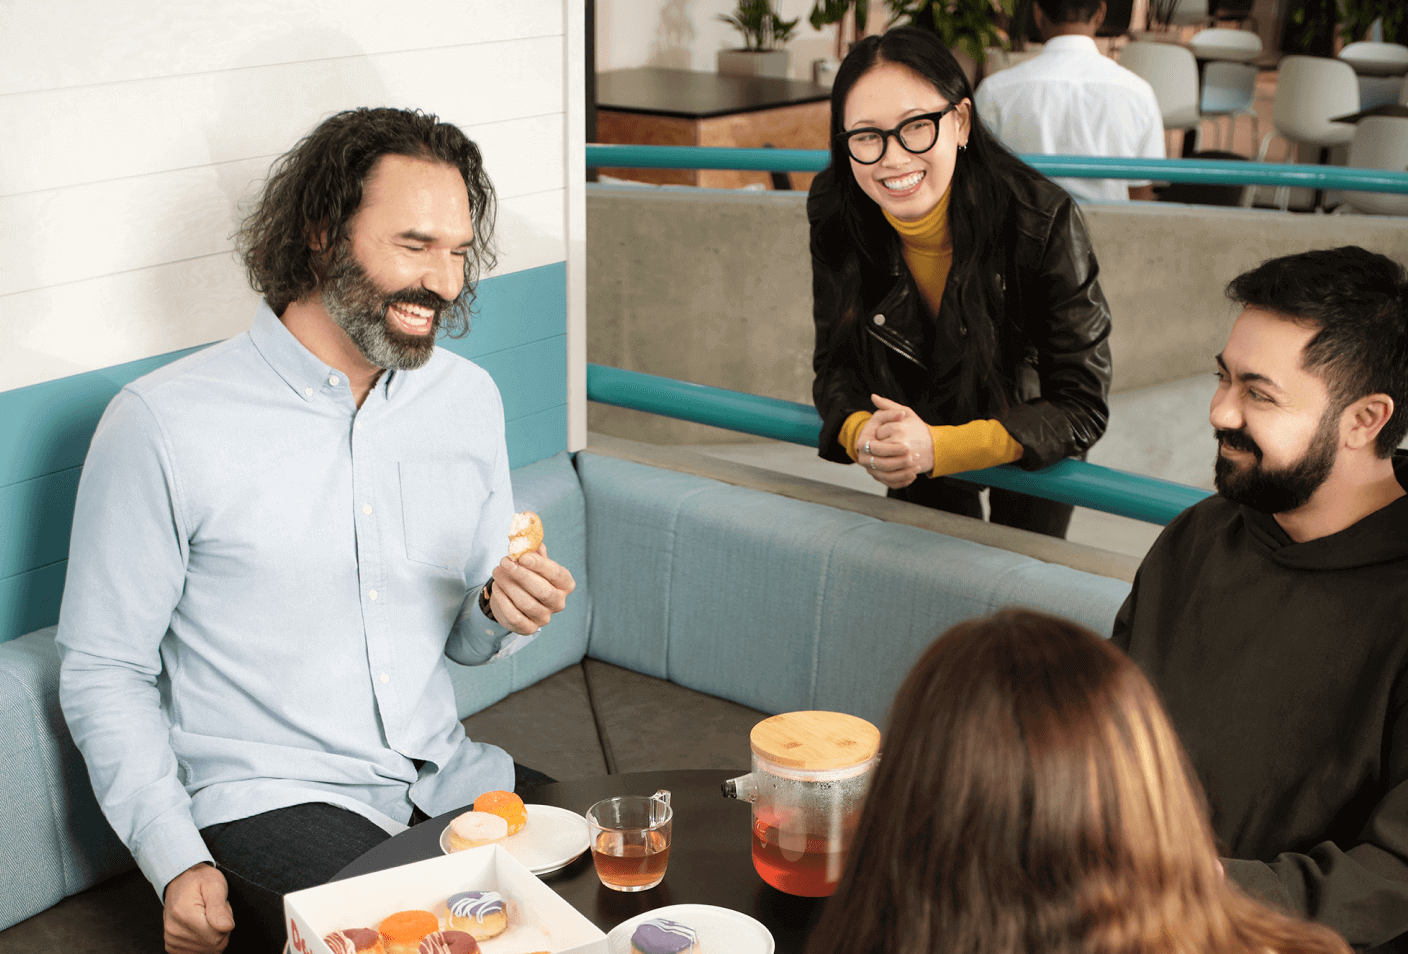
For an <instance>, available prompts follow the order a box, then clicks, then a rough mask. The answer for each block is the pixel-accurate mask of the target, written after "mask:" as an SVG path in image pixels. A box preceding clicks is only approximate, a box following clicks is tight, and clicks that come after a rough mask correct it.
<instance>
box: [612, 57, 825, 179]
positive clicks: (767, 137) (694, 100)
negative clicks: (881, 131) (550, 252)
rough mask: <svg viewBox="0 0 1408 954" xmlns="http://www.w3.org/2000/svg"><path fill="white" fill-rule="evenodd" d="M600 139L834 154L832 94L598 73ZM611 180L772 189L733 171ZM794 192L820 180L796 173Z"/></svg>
mask: <svg viewBox="0 0 1408 954" xmlns="http://www.w3.org/2000/svg"><path fill="white" fill-rule="evenodd" d="M596 99H597V113H596V134H597V136H596V138H597V141H598V142H602V143H630V144H648V145H653V146H734V147H752V148H759V147H764V146H773V147H775V148H778V149H827V148H829V145H828V143H827V139H828V136H829V134H830V122H831V90H830V89H828V88H827V87H825V86H817V85H816V84H814V83H803V82H799V81H797V80H784V79H773V78H771V77H761V76H721V75H719V74H718V73H697V72H694V71H691V70H671V69H664V68H662V67H657V66H643V67H638V68H636V69H629V70H611V71H609V72H605V73H599V74H597V88H596ZM605 171H606V173H607V174H608V175H612V176H617V177H619V178H622V179H631V180H634V181H637V182H653V183H658V184H661V185H695V186H706V187H712V188H726V189H736V188H740V187H742V186H745V185H750V184H754V183H759V184H762V185H770V184H771V182H772V177H771V176H770V175H769V174H768V173H766V172H739V171H733V170H726V169H607V170H605ZM788 177H789V179H790V181H791V183H792V188H794V189H806V188H807V187H808V186H810V185H811V181H812V178H813V174H811V173H797V172H794V173H789V174H788Z"/></svg>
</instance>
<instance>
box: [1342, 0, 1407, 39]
mask: <svg viewBox="0 0 1408 954" xmlns="http://www.w3.org/2000/svg"><path fill="white" fill-rule="evenodd" d="M1375 20H1378V21H1380V23H1379V27H1380V29H1381V30H1382V31H1383V35H1384V36H1383V38H1384V41H1385V42H1387V43H1403V42H1404V41H1408V5H1405V4H1404V3H1403V0H1340V37H1341V38H1343V40H1344V42H1346V43H1353V42H1355V41H1356V40H1362V39H1364V35H1365V34H1366V33H1367V32H1369V27H1370V26H1372V25H1373V23H1374V21H1375Z"/></svg>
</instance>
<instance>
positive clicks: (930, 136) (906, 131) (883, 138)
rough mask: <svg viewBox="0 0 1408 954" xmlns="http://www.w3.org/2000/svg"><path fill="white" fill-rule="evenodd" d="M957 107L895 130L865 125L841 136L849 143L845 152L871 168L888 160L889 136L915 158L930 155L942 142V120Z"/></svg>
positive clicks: (925, 115) (908, 121)
mask: <svg viewBox="0 0 1408 954" xmlns="http://www.w3.org/2000/svg"><path fill="white" fill-rule="evenodd" d="M957 108H958V103H950V104H949V105H948V106H945V107H944V108H943V109H941V110H939V111H938V112H937V113H921V114H920V115H918V116H914V117H911V118H909V119H906V120H905V121H904V122H902V123H900V124H899V125H898V126H896V127H895V128H894V129H881V128H880V127H879V126H862V127H860V128H859V129H852V130H849V131H847V132H843V133H841V134H840V135H838V136H837V137H836V138H837V139H844V140H845V141H846V150H847V151H848V152H850V154H851V158H852V159H854V160H855V161H856V162H859V163H861V164H862V165H866V166H871V165H874V164H875V163H877V162H879V161H880V160H881V159H883V158H885V150H886V149H887V148H889V145H890V137H891V136H894V137H895V140H896V141H897V142H898V143H899V144H900V145H901V146H903V147H904V149H905V151H906V152H912V153H914V154H915V155H916V156H917V155H919V154H920V153H921V152H928V151H929V150H930V149H933V148H934V143H936V142H938V141H939V120H941V119H943V118H944V117H945V116H947V115H948V114H949V113H951V112H953V111H954V110H955V109H957Z"/></svg>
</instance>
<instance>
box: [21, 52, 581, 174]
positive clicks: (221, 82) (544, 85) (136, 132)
mask: <svg viewBox="0 0 1408 954" xmlns="http://www.w3.org/2000/svg"><path fill="white" fill-rule="evenodd" d="M561 60H562V38H561V37H560V36H558V37H546V38H535V39H528V40H512V41H505V42H501V43H492V44H484V45H470V46H459V47H451V48H444V49H437V50H430V51H413V52H406V53H387V54H380V55H376V56H367V57H358V58H352V59H343V60H329V61H321V62H314V63H292V64H284V65H278V66H268V67H258V68H253V69H246V70H236V71H233V72H221V73H206V74H200V75H196V76H179V77H173V78H169V79H156V80H142V81H136V82H131V83H116V84H111V85H104V86H94V87H82V88H78V89H66V90H58V91H53V92H44V93H32V94H25V95H14V96H0V130H3V131H4V132H3V135H4V138H5V142H6V143H10V144H23V148H13V147H11V148H4V149H0V196H8V195H17V194H22V193H26V192H38V191H42V190H45V189H55V188H62V187H65V186H73V185H81V184H86V183H91V182H98V181H103V180H107V179H116V178H124V177H128V176H138V175H149V174H151V173H153V172H164V171H170V170H175V169H188V168H191V167H193V166H201V165H208V164H211V163H227V162H235V161H238V160H241V159H252V158H257V157H266V158H272V157H275V156H278V155H282V154H283V153H284V152H286V151H287V150H288V149H289V148H290V147H291V146H292V145H293V144H294V143H295V142H296V141H297V140H298V139H299V138H300V137H302V136H303V135H305V134H306V133H307V132H308V131H309V130H311V129H312V128H313V127H314V126H316V125H317V124H318V122H319V121H320V120H321V119H323V118H324V117H325V116H328V115H330V114H332V113H334V112H336V111H338V110H340V109H347V108H350V107H354V106H402V107H412V106H413V107H418V108H421V109H426V110H429V111H431V112H434V113H437V114H438V115H439V116H440V118H441V119H444V120H446V121H448V122H453V123H456V124H457V125H460V126H462V127H468V126H477V125H483V124H487V123H494V122H502V121H505V120H510V119H521V118H525V117H531V116H543V115H548V114H556V115H558V116H559V117H560V115H561V114H562V111H563V83H562V76H561V74H560V73H559V71H558V70H556V69H545V68H544V66H545V64H554V63H560V62H561Z"/></svg>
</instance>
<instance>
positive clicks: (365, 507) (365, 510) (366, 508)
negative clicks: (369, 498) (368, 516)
mask: <svg viewBox="0 0 1408 954" xmlns="http://www.w3.org/2000/svg"><path fill="white" fill-rule="evenodd" d="M371 512H372V505H371V504H362V513H371Z"/></svg>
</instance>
